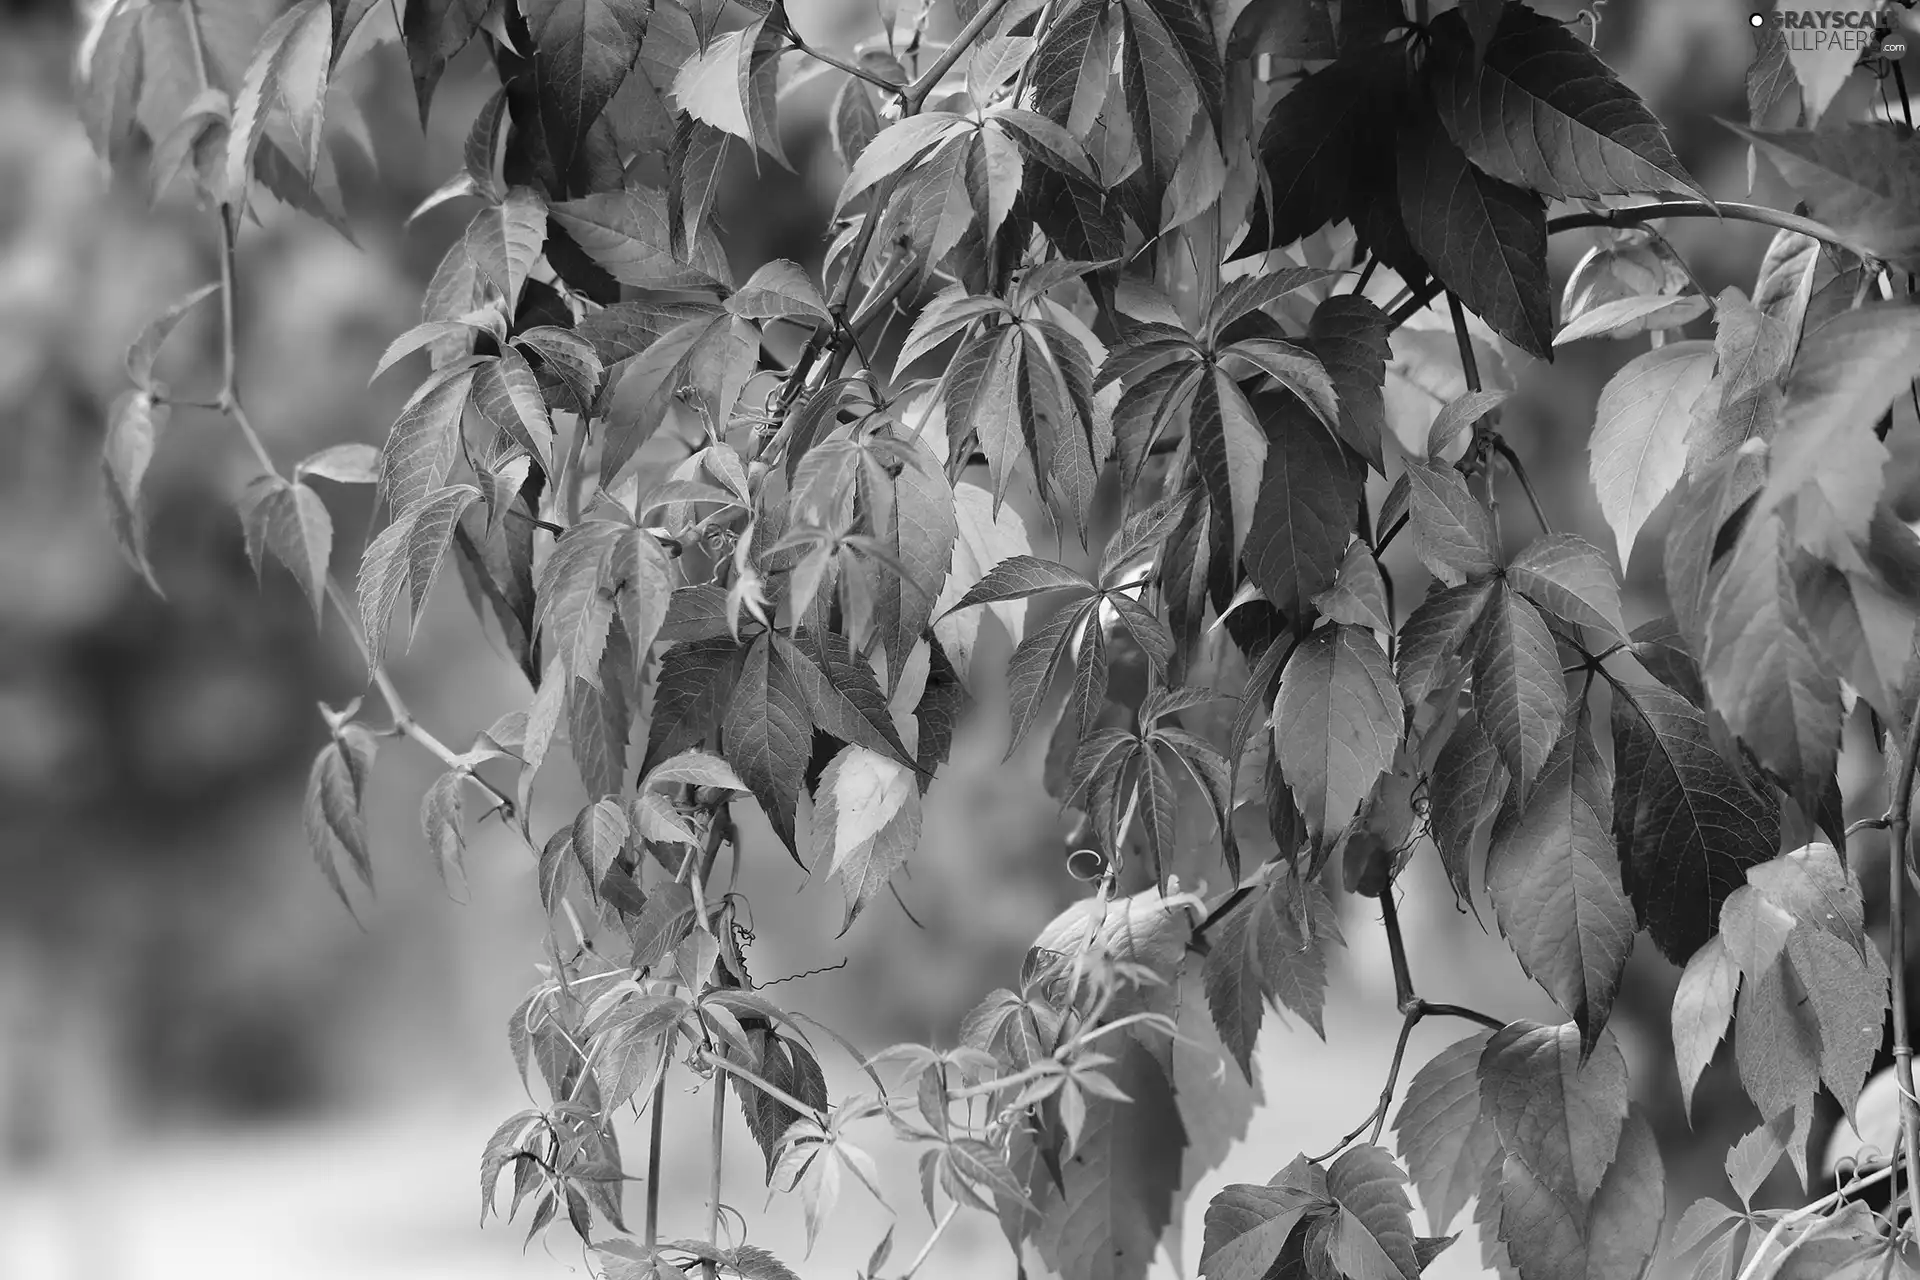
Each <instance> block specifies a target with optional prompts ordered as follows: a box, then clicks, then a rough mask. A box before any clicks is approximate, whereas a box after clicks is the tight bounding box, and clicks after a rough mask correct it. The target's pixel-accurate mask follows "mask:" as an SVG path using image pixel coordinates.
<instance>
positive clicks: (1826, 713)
mask: <svg viewBox="0 0 1920 1280" xmlns="http://www.w3.org/2000/svg"><path fill="white" fill-rule="evenodd" d="M1785 541H1786V530H1785V529H1784V527H1782V525H1781V523H1780V521H1779V520H1778V519H1767V520H1764V521H1761V522H1760V523H1759V525H1758V527H1755V526H1754V525H1753V524H1749V525H1748V526H1747V528H1746V529H1745V530H1744V531H1743V533H1742V535H1741V538H1740V542H1739V544H1738V545H1737V546H1736V548H1735V551H1734V554H1733V556H1732V558H1731V559H1730V561H1729V562H1728V564H1727V566H1726V569H1725V571H1724V572H1723V573H1722V575H1721V577H1720V581H1719V582H1718V584H1717V585H1715V587H1714V588H1713V594H1712V598H1711V600H1710V601H1709V603H1708V607H1707V620H1706V632H1707V643H1706V653H1705V655H1704V661H1703V662H1702V667H1703V669H1704V672H1705V676H1706V682H1707V692H1708V694H1709V696H1710V697H1711V698H1712V699H1713V705H1714V709H1715V710H1717V711H1719V712H1720V714H1721V715H1722V716H1723V717H1725V719H1726V721H1727V726H1728V727H1729V728H1731V729H1732V730H1733V731H1734V732H1735V733H1737V734H1739V735H1740V737H1741V739H1742V740H1743V741H1745V742H1746V743H1747V744H1748V745H1749V746H1751V747H1752V748H1753V750H1754V752H1755V754H1757V755H1758V756H1759V758H1760V762H1761V763H1762V764H1764V765H1765V766H1766V767H1767V768H1768V769H1769V770H1770V771H1772V773H1773V774H1774V776H1776V777H1778V778H1780V779H1781V780H1782V781H1783V782H1785V783H1786V784H1787V786H1788V787H1789V788H1790V789H1793V790H1795V791H1796V792H1799V793H1801V794H1808V793H1810V792H1811V790H1812V789H1813V788H1815V787H1816V786H1818V785H1819V780H1820V779H1823V778H1827V777H1830V776H1832V774H1833V768H1834V762H1835V759H1836V758H1837V755H1838V752H1839V745H1840V743H1839V738H1840V689H1839V681H1838V678H1837V676H1836V675H1835V674H1834V672H1833V671H1832V670H1831V669H1830V668H1829V667H1828V665H1827V663H1826V660H1825V658H1824V657H1823V655H1821V653H1820V652H1819V651H1818V650H1817V649H1816V648H1815V647H1814V645H1813V643H1812V640H1811V637H1810V636H1809V635H1808V633H1807V627H1806V623H1805V620H1804V619H1802V618H1801V617H1800V612H1799V603H1798V600H1797V599H1796V597H1795V595H1794V591H1793V582H1792V578H1791V571H1790V569H1789V567H1788V560H1787V549H1786V546H1785Z"/></svg>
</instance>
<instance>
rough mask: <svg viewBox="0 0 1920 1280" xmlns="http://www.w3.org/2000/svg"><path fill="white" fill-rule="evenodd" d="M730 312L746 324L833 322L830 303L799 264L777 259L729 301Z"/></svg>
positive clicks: (728, 308) (748, 280)
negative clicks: (828, 306) (781, 321)
mask: <svg viewBox="0 0 1920 1280" xmlns="http://www.w3.org/2000/svg"><path fill="white" fill-rule="evenodd" d="M727 310H729V311H731V312H733V314H734V315H737V316H739V317H741V318H742V319H745V320H803V319H804V320H808V321H824V320H830V319H831V318H832V316H831V314H830V313H829V312H828V310H827V300H826V299H825V298H823V297H821V296H820V290H819V289H818V288H817V287H816V286H815V285H814V283H813V281H812V280H810V279H808V278H807V273H806V272H805V271H803V270H801V268H800V265H799V264H798V263H796V262H789V261H787V260H786V259H785V258H776V259H775V260H773V261H772V262H769V263H767V264H766V265H764V266H762V267H761V268H760V269H759V270H757V271H755V272H754V273H753V275H751V276H750V277H748V279H747V282H746V283H745V284H743V285H741V286H740V288H739V290H738V292H736V293H734V294H733V296H732V297H730V298H728V299H727Z"/></svg>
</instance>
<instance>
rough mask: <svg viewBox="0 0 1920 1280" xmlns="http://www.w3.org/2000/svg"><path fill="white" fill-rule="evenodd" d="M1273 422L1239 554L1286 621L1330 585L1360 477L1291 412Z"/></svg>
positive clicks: (1326, 435) (1330, 440)
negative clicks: (1244, 542) (1249, 526)
mask: <svg viewBox="0 0 1920 1280" xmlns="http://www.w3.org/2000/svg"><path fill="white" fill-rule="evenodd" d="M1276 424H1277V426H1276V430H1275V431H1274V432H1273V435H1272V436H1271V438H1270V441H1269V443H1268V445H1267V450H1266V462H1265V465H1264V467H1263V468H1262V470H1261V472H1260V476H1259V483H1260V489H1259V498H1258V500H1257V502H1256V503H1255V504H1254V506H1253V508H1252V526H1251V529H1250V530H1249V532H1248V534H1247V541H1246V545H1245V547H1244V549H1243V551H1242V553H1241V554H1242V556H1243V557H1244V559H1245V562H1246V566H1247V576H1248V577H1250V578H1252V579H1253V581H1254V582H1255V583H1257V584H1258V585H1259V587H1260V589H1261V590H1262V591H1264V592H1266V595H1267V600H1268V601H1269V602H1270V603H1271V604H1272V605H1273V607H1274V608H1276V609H1278V610H1280V611H1281V612H1282V613H1284V614H1286V615H1287V616H1288V617H1290V618H1291V617H1295V616H1297V615H1298V614H1299V613H1300V611H1301V609H1302V607H1303V606H1304V605H1305V604H1306V602H1307V601H1308V600H1310V599H1311V598H1312V597H1314V596H1316V595H1318V594H1319V593H1321V592H1322V591H1325V590H1327V588H1328V587H1329V586H1331V585H1332V584H1333V582H1334V578H1335V574H1336V572H1337V571H1338V569H1339V566H1340V562H1341V557H1342V555H1343V554H1344V553H1345V551H1346V547H1347V543H1348V541H1349V539H1350V537H1351V535H1352V533H1353V528H1354V517H1355V514H1356V509H1357V508H1358V506H1359V502H1360V497H1361V493H1362V491H1363V489H1364V484H1363V479H1364V477H1363V476H1362V474H1361V473H1360V471H1359V469H1358V467H1357V466H1354V465H1350V464H1349V463H1348V460H1347V457H1346V452H1345V450H1344V449H1343V448H1342V447H1341V444H1340V442H1339V441H1338V440H1336V439H1334V437H1333V434H1332V433H1331V432H1330V431H1328V430H1327V429H1326V428H1325V427H1324V426H1322V425H1321V424H1320V423H1319V422H1317V421H1315V420H1314V419H1313V418H1312V417H1311V416H1310V415H1308V414H1307V413H1305V412H1304V411H1302V410H1301V409H1300V408H1298V407H1297V406H1294V405H1291V404H1289V405H1287V406H1286V407H1284V408H1281V409H1279V410H1278V412H1277V415H1276ZM1368 558H1369V559H1371V557H1368ZM1342 620H1343V621H1353V620H1354V619H1350V618H1349V619H1342Z"/></svg>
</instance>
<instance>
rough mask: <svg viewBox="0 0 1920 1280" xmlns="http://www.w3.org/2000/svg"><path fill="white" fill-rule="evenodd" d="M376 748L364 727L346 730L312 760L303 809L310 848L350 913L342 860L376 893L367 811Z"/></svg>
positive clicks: (351, 726) (353, 726)
mask: <svg viewBox="0 0 1920 1280" xmlns="http://www.w3.org/2000/svg"><path fill="white" fill-rule="evenodd" d="M376 745H377V744H376V743H375V741H374V738H373V735H372V734H370V733H368V732H367V731H366V730H365V729H363V728H361V727H360V726H359V725H354V724H349V725H346V726H344V727H342V729H341V730H340V732H339V733H338V734H337V735H336V736H335V737H334V738H333V740H332V741H330V742H328V743H327V745H326V746H324V747H322V748H321V749H320V754H319V755H317V756H315V757H314V759H313V767H312V768H311V769H310V770H309V771H308V773H307V793H306V800H305V802H304V804H303V805H302V810H301V813H302V818H301V822H302V825H303V826H304V827H305V829H306V835H307V847H308V848H309V849H311V850H312V851H313V856H314V859H315V861H317V862H318V863H319V864H320V870H321V872H322V873H323V874H325V876H326V877H327V883H328V884H330V885H332V886H333V891H334V893H335V894H337V895H338V896H339V898H340V901H341V903H342V904H343V905H344V906H345V907H346V908H347V910H348V912H349V913H351V912H352V911H353V903H352V900H351V899H349V898H348V897H347V891H346V886H345V884H344V883H343V882H342V880H341V876H340V867H339V863H340V859H341V858H342V857H344V858H345V859H346V861H347V863H348V865H350V866H351V867H352V868H353V870H354V873H355V874H356V875H358V876H359V878H360V883H361V884H363V885H365V886H366V887H367V888H368V889H372V888H373V857H372V854H371V853H369V852H368V849H367V824H366V818H365V817H364V815H363V813H362V806H363V804H364V801H365V796H366V786H367V778H368V775H369V774H370V773H371V772H372V770H373V757H374V751H375V748H376Z"/></svg>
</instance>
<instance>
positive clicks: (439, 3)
mask: <svg viewBox="0 0 1920 1280" xmlns="http://www.w3.org/2000/svg"><path fill="white" fill-rule="evenodd" d="M487 9H488V5H487V4H486V3H484V0H432V2H431V3H421V4H409V5H408V6H407V8H406V18H405V20H404V22H403V24H402V26H401V34H402V36H403V38H404V40H405V42H406V47H407V62H408V63H409V64H410V65H411V67H412V69H413V89H414V96H415V98H416V99H417V101H418V102H419V105H420V123H421V124H422V125H423V126H424V125H425V124H426V122H427V107H428V105H429V104H430V103H431V102H432V101H433V91H434V88H435V87H436V86H437V85H438V84H439V83H440V76H441V73H443V72H444V71H445V70H446V67H447V63H449V62H451V61H453V57H454V55H455V54H457V53H459V52H460V50H462V49H463V48H465V47H466V44H467V41H469V40H471V39H472V38H473V35H474V33H475V32H476V31H478V30H479V29H480V24H481V22H482V20H483V19H485V17H486V16H487Z"/></svg>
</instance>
